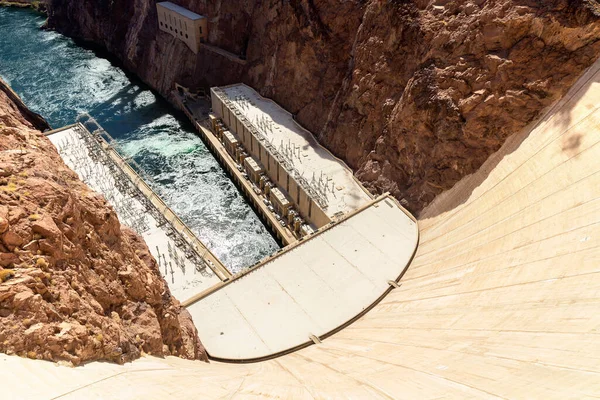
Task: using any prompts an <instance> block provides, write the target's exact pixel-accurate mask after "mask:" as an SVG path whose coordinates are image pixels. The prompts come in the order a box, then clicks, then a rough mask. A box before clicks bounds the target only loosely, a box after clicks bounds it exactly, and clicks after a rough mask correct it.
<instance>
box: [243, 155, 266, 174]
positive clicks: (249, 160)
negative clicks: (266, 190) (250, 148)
mask: <svg viewBox="0 0 600 400" xmlns="http://www.w3.org/2000/svg"><path fill="white" fill-rule="evenodd" d="M244 162H245V163H247V164H248V166H249V167H250V168H252V170H253V171H255V172H260V171H262V170H263V169H262V168H261V166H260V165H258V163H257V162H256V160H254V158H252V157H246V158H245V159H244Z"/></svg>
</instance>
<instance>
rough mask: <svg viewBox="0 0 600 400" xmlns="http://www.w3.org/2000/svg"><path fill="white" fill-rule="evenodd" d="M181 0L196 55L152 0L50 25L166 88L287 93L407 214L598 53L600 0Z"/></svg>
mask: <svg viewBox="0 0 600 400" xmlns="http://www.w3.org/2000/svg"><path fill="white" fill-rule="evenodd" d="M176 2H177V3H178V4H180V5H182V6H185V7H187V8H189V9H191V10H193V11H195V12H198V13H200V14H203V15H207V16H208V18H209V42H210V43H211V44H212V45H215V46H219V47H221V48H223V49H226V50H228V51H231V52H233V53H236V54H243V55H245V57H246V58H247V61H248V62H247V64H246V65H240V64H239V63H236V62H233V61H230V60H229V59H228V58H226V57H223V56H222V55H219V54H217V53H214V52H212V51H210V50H208V49H203V50H202V51H200V53H199V54H198V55H195V54H193V53H192V52H191V51H189V50H188V49H187V48H186V47H185V45H184V44H183V43H180V42H178V41H177V40H176V39H174V38H172V37H171V36H169V35H168V34H165V33H162V32H160V31H159V30H158V27H157V16H156V10H155V2H154V1H149V0H135V1H129V0H114V1H111V2H99V1H90V0H87V1H75V0H60V1H59V0H52V1H51V3H50V7H49V25H50V26H51V27H52V28H55V29H57V30H58V31H60V32H63V33H65V34H67V35H70V36H74V37H77V38H80V39H84V40H87V41H89V42H92V43H95V44H97V45H100V46H102V47H104V48H106V49H108V50H109V51H110V52H112V53H113V54H115V55H116V56H117V57H118V58H120V59H121V60H122V61H123V63H124V64H125V66H126V67H127V68H128V69H130V70H132V71H134V72H135V73H137V74H138V75H139V76H140V77H141V78H142V79H143V80H144V81H145V82H147V83H148V84H150V85H151V86H153V87H154V88H156V89H157V90H159V91H160V92H161V93H162V94H164V95H166V96H168V95H169V91H170V90H171V88H172V87H173V82H179V83H181V84H183V85H186V86H190V87H199V86H205V87H208V86H212V85H222V84H227V83H233V82H236V81H243V82H245V83H247V84H249V85H251V86H253V87H255V88H256V89H258V90H259V91H260V92H261V93H262V94H263V95H265V96H268V97H271V98H273V99H274V100H276V101H277V102H279V103H280V104H282V105H283V106H284V107H285V108H287V109H288V110H289V111H291V112H292V113H294V114H296V115H297V118H298V120H299V121H300V122H301V123H302V124H303V125H305V126H306V127H307V128H309V129H310V130H311V131H312V132H314V133H315V134H316V135H317V137H318V139H319V140H320V141H321V142H322V143H323V144H324V145H325V146H327V147H328V148H329V149H331V150H332V151H333V153H335V154H336V155H337V156H339V157H341V158H343V159H345V160H346V161H347V162H348V164H349V165H350V166H351V167H352V168H353V169H354V170H355V172H356V174H357V176H358V177H359V178H360V179H361V180H362V181H363V182H364V183H365V184H366V186H367V187H369V188H370V189H372V190H373V191H375V192H383V191H391V192H392V193H393V194H394V195H395V196H397V197H398V198H399V199H404V201H403V203H405V204H406V205H408V206H409V208H410V209H412V210H413V211H418V210H420V209H422V208H423V206H425V205H426V204H428V203H429V202H430V201H431V200H432V199H433V198H434V197H435V196H436V195H437V194H438V193H440V192H442V191H443V190H446V189H448V188H450V187H451V186H452V185H453V184H454V183H455V182H456V181H457V180H459V179H460V178H461V177H463V176H465V175H467V174H469V173H472V172H474V171H475V170H477V169H478V168H479V166H481V164H482V163H483V162H484V161H485V160H486V158H487V157H488V156H489V155H490V154H491V153H492V152H494V151H495V150H497V149H498V148H499V147H500V146H501V145H502V143H503V142H504V141H505V139H506V138H507V137H508V136H509V135H510V134H512V133H514V132H516V131H518V130H519V129H521V128H523V127H524V126H525V125H527V124H528V123H530V122H532V121H533V120H535V119H536V117H538V116H539V115H540V112H541V111H542V110H543V109H544V108H547V107H548V106H549V105H551V104H552V103H553V102H554V101H556V100H557V99H558V98H560V97H561V96H562V95H563V94H564V93H565V92H566V90H567V89H568V88H569V87H570V86H571V84H572V83H573V82H574V81H575V79H576V78H577V77H578V76H579V75H580V74H581V73H582V71H583V70H584V69H585V68H586V67H588V66H589V65H590V64H591V63H592V61H594V60H595V59H596V58H597V57H598V55H599V54H600V42H598V39H599V38H600V23H599V22H598V17H597V16H596V15H597V14H598V10H599V9H600V7H598V4H597V2H596V0H547V1H534V0H488V1H484V0H470V1H458V0H454V1H453V0H413V1H409V0H402V1H401V0H398V1H383V0H362V1H359V0H356V1H352V0H343V1H342V0H289V1H269V2H265V1H256V0H249V1H245V2H237V1H222V0H218V1H210V2H209V1H206V0H179V1H176Z"/></svg>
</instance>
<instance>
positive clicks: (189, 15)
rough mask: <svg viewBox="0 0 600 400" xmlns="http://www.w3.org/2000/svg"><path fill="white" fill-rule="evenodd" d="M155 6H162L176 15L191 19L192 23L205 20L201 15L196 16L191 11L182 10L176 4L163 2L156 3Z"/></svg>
mask: <svg viewBox="0 0 600 400" xmlns="http://www.w3.org/2000/svg"><path fill="white" fill-rule="evenodd" d="M156 5H157V6H163V7H164V8H166V9H169V10H171V11H174V12H176V13H177V14H180V15H182V16H184V17H186V18H188V19H191V20H193V21H196V20H199V19H202V18H206V17H205V16H203V15H200V14H196V13H195V12H192V11H190V10H188V9H187V8H183V7H181V6H178V5H177V4H173V3H171V2H170V1H163V2H160V3H157V4H156Z"/></svg>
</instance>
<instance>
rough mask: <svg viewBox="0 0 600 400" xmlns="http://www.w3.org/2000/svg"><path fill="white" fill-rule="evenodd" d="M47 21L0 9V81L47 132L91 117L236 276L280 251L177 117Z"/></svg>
mask: <svg viewBox="0 0 600 400" xmlns="http://www.w3.org/2000/svg"><path fill="white" fill-rule="evenodd" d="M44 19H45V17H44V16H42V15H40V14H38V13H36V12H33V11H31V10H22V9H12V8H2V7H0V76H1V77H2V78H3V79H4V80H5V81H7V82H8V83H9V84H10V85H11V86H12V88H13V90H15V92H17V93H18V94H19V95H20V96H21V98H22V99H23V101H24V102H25V103H26V104H27V105H28V106H29V107H30V108H31V109H32V110H34V111H35V112H38V113H39V114H41V115H42V116H43V117H44V118H46V120H47V121H48V122H49V123H50V125H51V126H52V127H53V128H58V127H61V126H64V125H68V124H72V123H74V122H75V120H76V118H77V116H78V115H79V114H81V113H83V112H88V113H89V114H91V115H92V116H93V117H94V118H95V119H96V120H97V121H98V122H99V123H100V124H101V125H102V126H103V127H104V128H105V129H106V130H107V131H108V132H109V133H110V134H111V135H112V136H113V137H114V138H115V139H116V140H117V141H118V142H119V144H120V151H121V152H122V153H124V155H125V156H129V157H132V158H133V159H134V160H135V161H136V162H137V163H138V164H139V165H140V166H141V167H142V169H144V171H145V172H146V173H148V174H149V175H150V176H152V177H153V180H154V182H155V184H154V189H155V191H156V192H157V193H158V194H159V195H160V196H161V197H162V198H163V199H164V200H165V202H166V203H167V204H168V205H169V206H170V207H171V208H172V209H173V210H174V211H175V212H176V213H177V214H179V216H180V217H181V219H182V220H184V221H185V222H186V223H187V224H188V225H189V226H190V228H191V229H192V230H193V231H194V232H195V233H196V234H197V235H198V237H199V238H200V239H201V240H202V241H203V242H204V243H205V244H206V245H207V246H208V247H209V248H210V249H211V250H213V252H214V253H215V254H216V255H217V256H218V257H219V258H220V259H221V260H222V261H223V262H224V263H225V265H227V266H228V267H229V269H230V270H231V271H232V272H237V271H240V270H241V269H243V268H244V267H247V266H250V265H252V264H254V263H255V262H256V261H258V260H260V259H261V258H263V257H264V256H266V255H269V254H271V253H273V252H274V251H275V250H277V249H278V245H277V243H276V242H275V240H274V239H273V237H272V236H271V235H270V233H269V232H268V230H267V229H266V228H265V227H264V225H263V224H262V223H261V221H260V220H259V218H258V217H257V215H256V214H255V213H254V211H253V210H252V209H251V207H250V206H249V205H248V204H247V203H246V202H245V200H244V198H243V197H242V195H241V194H240V193H239V192H238V190H237V189H236V187H235V186H234V184H233V183H232V182H231V180H230V179H229V177H228V176H227V175H226V174H225V172H224V171H223V170H222V169H221V167H220V165H219V164H218V162H217V161H216V160H215V159H214V157H213V156H212V154H211V153H210V151H209V150H208V149H207V148H206V147H205V146H204V143H203V142H202V141H201V140H200V138H199V137H198V136H196V134H195V132H194V131H193V127H192V126H191V124H189V123H188V121H187V120H186V119H185V116H184V115H183V114H179V113H178V112H176V111H175V110H174V109H173V108H172V107H171V106H170V105H169V104H168V103H166V102H165V101H164V100H163V99H161V98H160V97H158V96H157V95H155V94H154V93H153V92H152V91H150V90H149V89H148V88H147V87H145V85H144V84H142V83H140V82H138V81H136V80H135V79H132V78H131V77H129V76H127V75H126V74H125V73H124V72H123V71H122V70H121V69H120V68H118V67H116V66H114V65H112V64H111V63H110V62H109V61H107V60H106V59H103V58H100V57H98V56H97V55H96V54H95V53H94V52H93V51H90V50H86V49H84V48H81V47H79V46H77V45H76V44H75V43H73V41H72V40H70V39H68V38H66V37H64V36H62V35H59V34H57V33H55V32H47V31H43V30H40V26H41V25H42V24H43V22H44Z"/></svg>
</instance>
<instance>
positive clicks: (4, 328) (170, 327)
mask: <svg viewBox="0 0 600 400" xmlns="http://www.w3.org/2000/svg"><path fill="white" fill-rule="evenodd" d="M36 127H37V128H42V129H43V128H46V127H47V125H45V122H44V121H43V120H41V118H39V117H35V116H34V115H32V114H31V112H29V111H28V110H27V109H26V107H25V106H24V105H23V104H22V103H20V100H19V99H18V97H17V96H16V95H15V94H14V93H12V92H10V91H9V89H7V88H6V87H5V86H4V85H3V84H2V85H0V351H1V352H4V353H7V354H18V355H21V356H26V357H30V358H36V359H45V360H52V361H67V362H71V363H73V364H75V365H77V364H80V363H82V362H86V361H92V360H108V361H115V362H119V363H122V362H126V361H131V360H133V359H135V358H137V357H139V356H140V354H141V353H142V352H145V353H148V354H154V355H178V356H181V357H185V358H190V359H203V358H204V359H205V358H206V356H205V353H204V349H203V348H202V345H201V343H200V342H199V340H198V335H197V331H196V329H195V327H194V325H193V323H192V321H191V317H190V315H189V314H188V313H187V311H185V309H183V308H181V307H180V305H179V303H178V302H177V300H175V299H174V298H173V297H171V294H170V292H169V289H168V287H167V284H166V283H165V282H164V281H163V279H162V278H161V276H160V273H159V271H158V266H157V264H156V262H155V261H154V259H153V258H152V256H151V255H150V253H149V251H148V248H147V247H146V245H145V243H144V242H143V240H142V239H141V238H140V237H138V236H137V235H136V234H135V233H133V232H132V231H130V230H129V229H126V228H124V227H121V226H120V224H119V221H118V219H117V216H116V214H115V213H114V211H113V209H112V208H111V207H110V206H109V205H108V204H107V203H106V201H105V200H104V198H103V197H102V196H100V195H98V194H97V193H94V192H92V191H91V190H90V189H89V188H88V187H87V186H86V185H84V184H83V183H82V182H81V181H80V180H79V179H78V177H77V175H76V174H75V173H74V172H73V171H71V170H70V169H69V168H68V167H67V166H66V165H65V164H64V163H63V162H62V160H61V158H60V156H59V155H58V153H57V152H56V150H55V149H54V147H53V146H52V144H51V143H50V141H49V140H48V139H47V138H46V137H45V136H43V135H42V134H41V133H40V131H39V130H37V129H36Z"/></svg>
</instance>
